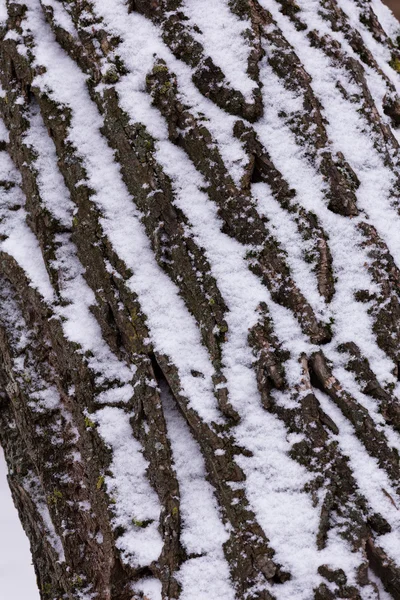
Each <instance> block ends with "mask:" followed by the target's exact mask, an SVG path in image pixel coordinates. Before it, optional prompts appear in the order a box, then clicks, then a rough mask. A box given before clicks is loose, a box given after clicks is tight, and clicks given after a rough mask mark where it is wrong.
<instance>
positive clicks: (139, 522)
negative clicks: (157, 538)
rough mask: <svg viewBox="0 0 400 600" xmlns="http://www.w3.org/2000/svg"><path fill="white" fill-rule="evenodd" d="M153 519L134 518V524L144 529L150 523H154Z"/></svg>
mask: <svg viewBox="0 0 400 600" xmlns="http://www.w3.org/2000/svg"><path fill="white" fill-rule="evenodd" d="M152 522H153V521H152V520H151V519H147V520H145V521H140V520H139V519H135V518H133V519H132V524H133V525H135V527H140V528H141V529H144V528H145V527H147V526H148V525H150V523H152Z"/></svg>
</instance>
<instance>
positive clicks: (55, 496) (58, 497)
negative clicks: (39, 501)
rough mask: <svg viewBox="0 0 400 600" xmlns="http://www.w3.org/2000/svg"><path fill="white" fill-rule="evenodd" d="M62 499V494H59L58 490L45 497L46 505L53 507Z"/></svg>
mask: <svg viewBox="0 0 400 600" xmlns="http://www.w3.org/2000/svg"><path fill="white" fill-rule="evenodd" d="M62 498H63V495H62V492H60V490H58V489H56V488H55V489H54V490H53V493H52V494H50V496H48V497H47V503H48V504H52V505H53V506H57V504H58V502H59V501H60V500H62Z"/></svg>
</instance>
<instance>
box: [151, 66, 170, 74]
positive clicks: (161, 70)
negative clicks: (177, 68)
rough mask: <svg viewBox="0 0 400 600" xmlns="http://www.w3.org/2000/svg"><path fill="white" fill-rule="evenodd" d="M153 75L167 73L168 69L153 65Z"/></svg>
mask: <svg viewBox="0 0 400 600" xmlns="http://www.w3.org/2000/svg"><path fill="white" fill-rule="evenodd" d="M153 73H155V74H157V73H168V67H167V66H166V65H163V64H158V65H154V67H153Z"/></svg>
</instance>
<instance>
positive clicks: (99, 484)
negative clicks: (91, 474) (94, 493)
mask: <svg viewBox="0 0 400 600" xmlns="http://www.w3.org/2000/svg"><path fill="white" fill-rule="evenodd" d="M104 482H105V478H104V475H100V477H99V478H98V480H97V483H96V490H101V489H102V487H103V486H104Z"/></svg>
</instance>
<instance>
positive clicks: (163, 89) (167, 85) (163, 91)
mask: <svg viewBox="0 0 400 600" xmlns="http://www.w3.org/2000/svg"><path fill="white" fill-rule="evenodd" d="M170 89H171V82H170V81H166V82H165V83H164V85H163V86H162V87H161V88H160V94H162V95H163V96H165V94H166V93H167V92H169V90H170Z"/></svg>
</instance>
